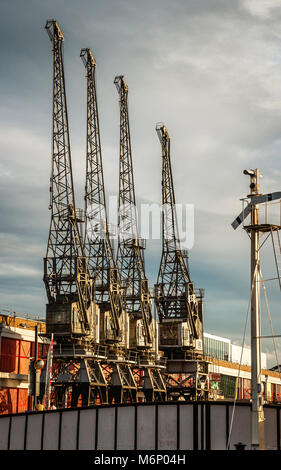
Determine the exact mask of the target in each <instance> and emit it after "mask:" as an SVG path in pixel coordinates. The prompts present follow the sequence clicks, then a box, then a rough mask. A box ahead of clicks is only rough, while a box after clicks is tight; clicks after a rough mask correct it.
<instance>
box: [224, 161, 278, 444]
mask: <svg viewBox="0 0 281 470" xmlns="http://www.w3.org/2000/svg"><path fill="white" fill-rule="evenodd" d="M244 174H245V175H248V176H250V189H251V192H250V194H248V196H247V198H249V199H250V202H249V203H248V205H247V206H246V207H244V208H243V210H242V212H241V213H240V214H239V215H238V217H236V219H235V220H234V222H233V223H232V224H231V225H232V227H233V228H234V230H235V229H236V228H237V227H239V225H240V224H241V223H242V222H243V221H244V220H245V219H246V217H247V216H248V215H251V222H250V225H244V226H243V228H244V229H245V230H246V232H247V233H248V235H249V237H250V240H251V396H252V405H251V448H252V449H253V450H254V449H256V450H263V449H264V448H265V440H264V410H263V390H262V369H261V338H270V336H262V335H261V312H260V282H261V280H262V275H261V267H260V248H261V246H260V234H266V233H268V234H271V238H272V243H273V248H274V239H273V234H274V233H277V237H278V240H280V239H279V235H278V232H279V230H281V221H280V225H276V224H270V223H268V221H267V217H266V220H265V223H260V221H259V205H260V204H264V203H265V204H267V203H269V202H272V201H274V200H280V199H281V192H280V191H278V192H275V193H269V194H261V193H260V185H259V179H260V176H261V175H260V172H259V169H258V168H256V169H255V170H244ZM263 243H264V242H263ZM279 249H280V251H281V247H280V243H279ZM276 268H277V275H278V281H279V284H280V273H279V268H278V264H277V263H276ZM272 338H274V336H272Z"/></svg>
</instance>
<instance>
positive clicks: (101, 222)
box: [80, 49, 123, 339]
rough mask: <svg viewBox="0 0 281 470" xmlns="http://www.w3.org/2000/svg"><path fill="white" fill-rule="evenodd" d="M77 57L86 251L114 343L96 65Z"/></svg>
mask: <svg viewBox="0 0 281 470" xmlns="http://www.w3.org/2000/svg"><path fill="white" fill-rule="evenodd" d="M80 57H81V58H82V61H83V63H84V66H85V68H86V71H87V76H86V77H87V160H86V186H85V214H86V225H85V250H86V255H87V259H88V262H89V268H90V275H91V278H92V279H93V281H94V283H95V288H96V301H97V303H98V304H99V306H100V308H101V309H106V308H107V307H108V306H109V307H110V313H111V323H112V331H113V334H114V336H115V339H120V321H119V320H120V317H121V315H122V312H123V293H122V288H121V280H120V277H119V272H118V269H117V265H116V262H115V259H114V255H113V249H112V246H111V242H110V233H109V228H108V227H109V226H108V222H107V213H106V201H105V190H104V177H103V164H102V155H101V143H100V130H99V115H98V104H97V91H96V80H95V71H96V61H95V58H94V56H93V54H92V52H91V50H90V49H82V50H81V53H80Z"/></svg>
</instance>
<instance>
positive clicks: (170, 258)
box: [155, 123, 202, 339]
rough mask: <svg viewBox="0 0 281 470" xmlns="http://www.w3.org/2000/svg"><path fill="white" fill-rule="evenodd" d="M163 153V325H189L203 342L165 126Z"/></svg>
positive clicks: (159, 292) (160, 127)
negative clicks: (179, 222)
mask: <svg viewBox="0 0 281 470" xmlns="http://www.w3.org/2000/svg"><path fill="white" fill-rule="evenodd" d="M156 131H157V134H158V137H159V140H160V143H161V151H162V205H163V210H162V257H161V262H160V268H159V272H158V278H157V284H156V286H155V288H156V289H155V302H156V306H157V311H158V315H159V320H160V322H167V321H169V320H171V321H173V320H179V321H183V322H188V324H189V328H190V332H191V335H192V337H193V338H194V339H200V338H201V334H202V318H200V312H199V305H198V299H197V296H196V294H195V290H194V285H193V283H192V282H191V280H190V274H189V269H188V264H187V257H186V256H184V253H183V250H182V249H181V246H180V240H179V233H178V225H177V215H176V210H175V192H174V183H173V176H172V168H171V158H170V136H169V134H168V131H167V129H166V126H164V124H163V123H159V124H157V126H156Z"/></svg>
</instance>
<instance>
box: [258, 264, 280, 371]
mask: <svg viewBox="0 0 281 470" xmlns="http://www.w3.org/2000/svg"><path fill="white" fill-rule="evenodd" d="M259 274H260V278H261V283H262V289H263V293H264V298H265V304H266V310H267V316H268V322H269V325H270V330H271V335H272V342H273V347H274V352H275V359H276V364H277V369H278V373H279V374H280V365H279V361H278V355H277V348H276V342H275V338H274V332H273V325H272V319H271V314H270V309H269V303H268V297H267V293H266V288H265V284H264V280H263V277H262V273H261V269H260V268H259Z"/></svg>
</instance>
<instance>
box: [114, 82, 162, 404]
mask: <svg viewBox="0 0 281 470" xmlns="http://www.w3.org/2000/svg"><path fill="white" fill-rule="evenodd" d="M114 84H115V85H116V88H117V91H118V95H119V105H120V161H119V169H120V175H119V200H118V249H117V263H118V267H119V272H120V274H121V280H122V286H123V289H124V302H125V308H126V310H127V312H128V313H129V319H130V347H132V348H135V349H136V351H138V354H139V364H140V366H141V367H140V369H141V371H142V374H141V375H140V376H141V377H142V387H143V390H144V393H145V396H146V398H147V399H150V400H151V399H152V400H153V399H163V397H164V396H165V393H166V391H165V385H164V383H163V379H162V375H161V372H160V367H158V366H159V363H158V340H157V325H156V321H155V319H154V318H153V315H152V298H151V294H150V290H149V286H148V279H147V278H146V275H145V264H144V248H145V243H144V240H143V239H141V238H140V237H139V236H138V227H137V216H136V199H135V188H134V176H133V163H132V150H131V137H130V127H129V113H128V86H127V83H126V81H125V79H124V76H123V75H122V76H116V77H115V79H114Z"/></svg>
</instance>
